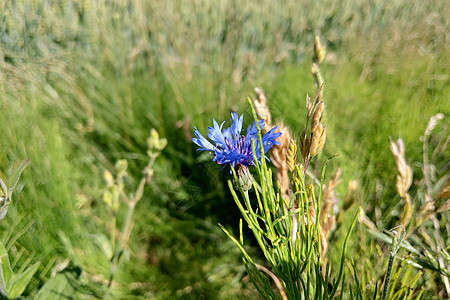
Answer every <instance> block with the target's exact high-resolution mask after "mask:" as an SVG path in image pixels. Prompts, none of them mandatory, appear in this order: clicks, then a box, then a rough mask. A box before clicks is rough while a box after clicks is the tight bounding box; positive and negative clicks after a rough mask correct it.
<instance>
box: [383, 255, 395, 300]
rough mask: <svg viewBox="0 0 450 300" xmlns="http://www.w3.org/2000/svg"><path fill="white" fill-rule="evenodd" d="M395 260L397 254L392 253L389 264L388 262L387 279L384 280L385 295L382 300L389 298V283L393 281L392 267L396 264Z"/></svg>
mask: <svg viewBox="0 0 450 300" xmlns="http://www.w3.org/2000/svg"><path fill="white" fill-rule="evenodd" d="M394 258H395V253H393V252H391V254H390V255H389V262H388V268H387V271H386V278H385V280H384V288H383V295H382V297H381V299H382V300H386V299H387V296H388V291H389V283H390V280H391V272H392V266H393V264H394Z"/></svg>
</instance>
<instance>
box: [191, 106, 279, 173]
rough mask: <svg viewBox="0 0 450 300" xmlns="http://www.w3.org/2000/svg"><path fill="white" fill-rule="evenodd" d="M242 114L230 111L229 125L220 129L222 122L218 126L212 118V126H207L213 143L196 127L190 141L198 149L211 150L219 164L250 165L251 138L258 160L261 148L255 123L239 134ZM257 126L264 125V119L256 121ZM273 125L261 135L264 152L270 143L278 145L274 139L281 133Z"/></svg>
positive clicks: (214, 159) (251, 160) (261, 126)
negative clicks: (244, 132)
mask: <svg viewBox="0 0 450 300" xmlns="http://www.w3.org/2000/svg"><path fill="white" fill-rule="evenodd" d="M243 118H244V116H243V115H241V116H240V117H238V115H237V114H236V113H235V112H232V113H231V120H230V121H231V127H228V128H225V129H224V130H222V127H223V124H224V123H225V121H224V122H222V124H221V125H220V126H219V124H217V122H216V120H214V119H213V124H214V127H208V129H209V133H208V138H209V139H210V140H211V141H212V142H213V143H214V144H215V145H213V144H212V143H211V142H209V141H208V140H207V139H205V138H204V137H203V136H202V135H201V133H200V132H199V131H198V129H197V128H196V127H194V128H195V130H194V134H195V136H196V137H195V138H193V139H192V141H193V142H194V143H195V144H196V145H198V146H199V147H200V148H199V149H198V150H204V151H211V152H212V153H211V154H214V158H213V161H215V162H217V163H218V164H219V165H232V166H233V167H235V165H237V164H238V165H243V166H251V165H254V162H253V152H252V140H255V151H256V157H257V159H258V161H261V148H260V144H259V142H258V131H257V127H256V123H253V126H252V125H251V126H249V127H248V128H247V134H246V135H241V132H242V121H243ZM258 125H259V128H261V129H262V128H263V127H264V120H259V121H258ZM276 129H277V127H276V126H275V127H274V128H272V129H271V130H270V131H269V132H267V133H266V134H265V135H264V136H263V137H262V144H263V148H264V153H266V152H267V151H268V150H269V149H270V147H272V145H279V144H280V143H279V142H277V141H276V140H275V139H276V138H277V137H279V136H280V135H281V132H275V130H276Z"/></svg>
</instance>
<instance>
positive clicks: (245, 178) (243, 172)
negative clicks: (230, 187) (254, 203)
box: [234, 164, 253, 191]
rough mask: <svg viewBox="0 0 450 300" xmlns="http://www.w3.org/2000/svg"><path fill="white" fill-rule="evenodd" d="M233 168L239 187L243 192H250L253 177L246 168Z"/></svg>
mask: <svg viewBox="0 0 450 300" xmlns="http://www.w3.org/2000/svg"><path fill="white" fill-rule="evenodd" d="M234 168H235V170H236V173H237V176H238V181H239V185H240V186H241V187H242V189H243V190H244V191H248V190H250V189H251V188H252V185H253V176H252V174H251V173H250V171H249V169H248V168H247V166H244V165H241V164H236V165H235V167H234Z"/></svg>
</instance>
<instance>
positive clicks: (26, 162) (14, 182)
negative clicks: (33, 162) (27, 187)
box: [8, 158, 30, 195]
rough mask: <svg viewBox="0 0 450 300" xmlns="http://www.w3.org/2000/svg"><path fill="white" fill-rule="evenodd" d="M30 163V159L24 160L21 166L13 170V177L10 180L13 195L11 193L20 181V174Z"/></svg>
mask: <svg viewBox="0 0 450 300" xmlns="http://www.w3.org/2000/svg"><path fill="white" fill-rule="evenodd" d="M29 164H30V159H29V158H28V159H26V160H24V161H23V162H22V163H21V164H20V166H19V167H18V168H17V169H16V170H15V171H14V172H13V174H12V175H11V178H10V179H9V181H8V190H9V193H10V195H11V193H12V192H13V191H14V189H15V188H16V186H17V183H18V182H19V179H20V175H22V172H23V170H25V168H26V167H27V166H28V165H29Z"/></svg>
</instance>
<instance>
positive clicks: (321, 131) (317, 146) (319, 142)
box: [309, 124, 327, 156]
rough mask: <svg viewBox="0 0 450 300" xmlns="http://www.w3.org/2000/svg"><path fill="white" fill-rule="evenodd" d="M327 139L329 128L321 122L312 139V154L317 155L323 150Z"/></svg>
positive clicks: (310, 150)
mask: <svg viewBox="0 0 450 300" xmlns="http://www.w3.org/2000/svg"><path fill="white" fill-rule="evenodd" d="M326 139H327V129H326V127H325V126H323V125H322V124H319V126H318V127H317V129H316V131H315V132H314V133H313V137H312V139H311V145H310V147H309V153H310V155H311V156H315V155H317V154H318V153H319V152H320V151H322V149H323V147H324V146H325V141H326Z"/></svg>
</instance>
